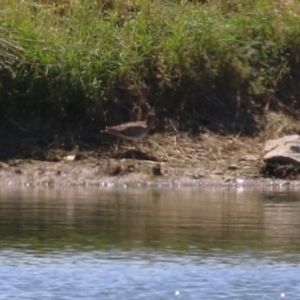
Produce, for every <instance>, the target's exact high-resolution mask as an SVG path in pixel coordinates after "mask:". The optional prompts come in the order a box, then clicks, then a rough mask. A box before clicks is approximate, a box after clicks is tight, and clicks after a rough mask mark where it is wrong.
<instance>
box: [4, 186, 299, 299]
mask: <svg viewBox="0 0 300 300" xmlns="http://www.w3.org/2000/svg"><path fill="white" fill-rule="evenodd" d="M299 195H300V193H299V192H272V191H269V192H268V191H264V192H257V191H250V190H249V191H244V192H238V191H237V190H229V191H227V190H211V191H208V190H200V189H173V190H172V189H166V190H155V189H132V190H130V189H116V190H109V189H107V190H105V189H84V188H81V189H76V188H72V189H71V188H70V189H67V188H65V189H46V188H44V189H30V188H28V189H1V191H0V270H1V271H0V290H1V293H2V295H3V297H4V298H3V299H21V298H22V299H41V298H43V299H75V298H78V299H79V298H80V299H82V298H84V299H117V298H122V299H170V298H176V297H179V298H182V299H201V298H203V297H205V298H207V299H228V298H229V297H230V298H231V299H254V297H257V298H258V297H259V298H260V299H276V298H280V297H281V296H282V295H281V293H285V298H287V299H295V297H296V296H294V297H292V295H297V297H298V295H299V293H300V284H299V283H298V277H299V276H298V275H299V272H298V271H299V259H300V254H299V253H300V252H299V250H300V239H299V238H300V201H298V199H300V197H299ZM2 291H3V292H2ZM15 295H19V296H18V297H16V298H15ZM288 296H290V297H288ZM297 297H296V298H297ZM0 299H2V298H1V296H0Z"/></svg>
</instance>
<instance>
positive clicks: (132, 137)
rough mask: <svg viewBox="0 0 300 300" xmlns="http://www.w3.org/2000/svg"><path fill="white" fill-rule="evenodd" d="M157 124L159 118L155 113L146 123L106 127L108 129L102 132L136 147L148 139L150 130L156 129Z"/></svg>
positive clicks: (149, 116)
mask: <svg viewBox="0 0 300 300" xmlns="http://www.w3.org/2000/svg"><path fill="white" fill-rule="evenodd" d="M157 123H158V119H157V117H156V116H155V115H154V114H153V113H149V114H148V115H147V117H146V120H145V121H138V122H129V123H124V124H120V125H117V126H112V127H106V129H105V130H103V131H101V132H103V133H109V134H112V135H115V136H117V137H120V138H122V139H124V140H127V141H130V142H133V144H134V146H136V144H137V142H138V141H140V140H141V139H143V138H144V137H146V136H147V135H148V133H149V132H150V130H151V129H154V128H155V127H156V125H157Z"/></svg>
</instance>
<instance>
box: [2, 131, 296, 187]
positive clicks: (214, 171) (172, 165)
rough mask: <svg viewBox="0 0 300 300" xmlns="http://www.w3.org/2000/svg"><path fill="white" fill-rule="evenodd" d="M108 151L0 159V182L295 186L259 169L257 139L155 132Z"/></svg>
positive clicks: (56, 151)
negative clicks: (145, 137) (268, 176)
mask: <svg viewBox="0 0 300 300" xmlns="http://www.w3.org/2000/svg"><path fill="white" fill-rule="evenodd" d="M117 143H119V144H120V146H119V147H116V146H112V147H111V148H110V149H109V150H103V149H99V150H97V151H80V150H78V149H77V150H73V151H71V152H67V151H64V150H62V149H52V150H50V151H49V152H47V155H46V157H47V159H46V160H44V161H41V160H33V159H12V160H8V161H2V162H1V163H0V185H25V186H69V185H71V186H78V185H80V186H108V187H109V186H124V185H125V186H149V185H150V186H199V185H200V186H265V185H279V186H283V185H290V184H294V185H296V184H297V183H296V182H293V181H287V180H284V181H280V180H272V179H268V178H264V177H263V175H262V174H261V173H260V171H261V169H262V166H263V165H264V163H263V160H262V154H263V153H262V151H263V144H264V143H263V142H262V141H261V140H260V138H259V137H256V138H250V137H239V136H232V135H231V136H230V135H227V136H222V135H219V134H213V133H210V132H206V133H202V134H198V135H191V134H189V133H178V132H174V133H163V134H162V133H160V134H159V133H156V134H152V135H150V136H149V137H148V138H147V139H146V140H144V141H141V142H140V143H139V145H138V148H135V147H133V146H132V145H129V144H127V143H126V142H120V141H119V140H117V139H116V144H117Z"/></svg>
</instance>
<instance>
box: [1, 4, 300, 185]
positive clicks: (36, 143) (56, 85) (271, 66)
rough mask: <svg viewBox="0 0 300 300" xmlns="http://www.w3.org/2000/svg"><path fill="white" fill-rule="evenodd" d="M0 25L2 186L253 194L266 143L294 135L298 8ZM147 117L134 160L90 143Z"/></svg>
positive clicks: (50, 14) (158, 11) (30, 7)
mask: <svg viewBox="0 0 300 300" xmlns="http://www.w3.org/2000/svg"><path fill="white" fill-rule="evenodd" d="M0 12H1V18H2V20H3V22H2V25H1V27H0V106H1V108H2V109H1V110H0V160H1V161H2V162H3V163H2V166H1V169H0V173H1V178H2V179H1V180H2V181H3V182H19V183H22V184H23V183H24V184H25V183H26V182H32V183H34V182H35V183H36V184H40V183H41V184H43V183H45V184H46V183H47V184H50V183H51V182H57V183H59V182H61V183H66V184H67V183H68V180H70V182H73V183H74V184H75V183H76V184H77V183H79V182H84V181H86V182H90V183H93V182H94V180H96V182H98V183H97V184H100V182H101V181H102V182H104V181H105V180H107V182H122V180H124V182H125V181H128V182H135V183H136V182H138V181H139V180H140V179H141V177H140V176H142V178H144V179H143V181H144V182H146V181H153V182H154V181H156V180H157V181H158V182H162V181H163V180H165V179H166V180H173V179H174V178H179V179H180V180H181V181H184V180H191V181H193V182H194V181H197V180H198V181H201V180H202V181H203V180H212V182H214V181H215V182H219V181H220V182H225V183H226V182H232V181H233V180H235V178H247V179H248V180H252V179H254V180H257V181H258V183H259V180H260V179H261V178H263V174H262V173H261V171H262V170H263V162H262V148H263V145H264V143H265V142H266V140H267V139H271V138H277V137H281V136H283V135H287V134H295V133H299V131H300V130H299V128H300V126H299V119H300V114H299V110H300V101H299V99H300V97H299V91H300V86H299V82H300V81H299V68H300V60H299V55H298V54H299V49H300V40H299V36H300V27H299V26H298V23H299V17H300V4H299V3H298V2H296V1H292V0H290V1H283V0H277V1H274V0H272V1H271V0H270V1H259V0H257V1H253V0H251V1H250V0H249V1H243V3H240V2H235V1H223V0H214V1H199V2H195V1H171V0H170V1H151V2H150V1H147V0H135V1H130V2H129V1H127V2H126V1H123V0H122V1H110V0H105V1H96V2H92V3H91V2H90V1H87V2H86V1H67V0H61V1H46V0H44V1H34V0H30V1H19V0H6V1H4V2H3V3H2V4H0ZM149 112H154V113H155V114H156V115H157V117H158V118H159V119H160V120H161V123H160V125H159V126H158V128H156V131H154V132H153V134H152V135H151V136H150V137H149V142H147V141H145V142H143V143H142V145H141V149H142V151H141V152H136V150H135V151H132V150H129V151H128V150H126V148H125V149H124V148H123V146H125V147H126V145H125V144H120V145H122V148H120V149H118V150H117V151H116V150H115V144H116V140H115V139H114V138H110V137H107V136H104V135H101V134H100V131H101V130H102V129H104V128H105V126H110V125H115V124H119V123H122V122H128V121H136V120H142V119H144V117H145V115H146V114H147V113H149ZM74 149H75V150H74ZM74 153H75V154H74ZM133 158H134V159H133ZM29 161H30V162H29ZM95 177H96V179H95ZM104 178H107V179H105V180H104ZM257 178H259V179H257Z"/></svg>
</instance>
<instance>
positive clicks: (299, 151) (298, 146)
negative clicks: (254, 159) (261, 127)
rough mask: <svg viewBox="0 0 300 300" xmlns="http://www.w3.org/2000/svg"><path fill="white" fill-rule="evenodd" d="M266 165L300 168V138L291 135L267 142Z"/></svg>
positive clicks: (265, 150)
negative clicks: (277, 164)
mask: <svg viewBox="0 0 300 300" xmlns="http://www.w3.org/2000/svg"><path fill="white" fill-rule="evenodd" d="M264 152H265V155H264V161H265V162H266V163H279V164H285V165H287V164H291V165H294V166H297V167H300V136H299V135H289V136H285V137H282V138H280V139H276V140H269V141H267V142H266V145H265V148H264Z"/></svg>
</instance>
